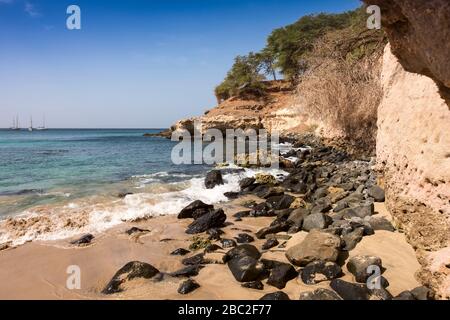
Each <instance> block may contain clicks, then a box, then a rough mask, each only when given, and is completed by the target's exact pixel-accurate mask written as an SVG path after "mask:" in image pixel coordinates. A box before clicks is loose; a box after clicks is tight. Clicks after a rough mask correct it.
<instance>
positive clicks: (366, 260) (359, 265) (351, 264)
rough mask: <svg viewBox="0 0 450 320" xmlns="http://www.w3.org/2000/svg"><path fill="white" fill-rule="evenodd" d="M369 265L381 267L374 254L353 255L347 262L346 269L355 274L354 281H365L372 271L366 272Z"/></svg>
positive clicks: (379, 260) (378, 259)
mask: <svg viewBox="0 0 450 320" xmlns="http://www.w3.org/2000/svg"><path fill="white" fill-rule="evenodd" d="M369 266H378V267H379V268H380V269H381V268H382V262H381V259H380V258H379V257H375V256H354V257H352V258H351V259H350V260H349V261H348V263H347V269H348V271H350V273H351V274H353V275H354V276H355V281H356V282H359V283H366V282H367V279H368V278H369V277H370V276H371V275H372V273H368V272H367V268H368V267H369Z"/></svg>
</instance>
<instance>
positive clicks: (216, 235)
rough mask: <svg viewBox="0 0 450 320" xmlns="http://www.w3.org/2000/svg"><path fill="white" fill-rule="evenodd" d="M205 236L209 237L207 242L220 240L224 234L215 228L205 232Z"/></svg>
mask: <svg viewBox="0 0 450 320" xmlns="http://www.w3.org/2000/svg"><path fill="white" fill-rule="evenodd" d="M206 234H207V235H208V236H209V237H208V239H209V240H220V236H221V235H222V234H224V232H223V231H222V230H220V229H217V228H211V229H208V230H206Z"/></svg>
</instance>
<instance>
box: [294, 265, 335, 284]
mask: <svg viewBox="0 0 450 320" xmlns="http://www.w3.org/2000/svg"><path fill="white" fill-rule="evenodd" d="M341 273H342V270H341V267H340V266H339V265H337V264H336V263H334V262H327V261H313V262H311V263H309V264H308V265H306V267H305V268H303V270H302V273H301V278H302V280H303V282H304V283H305V284H316V283H319V282H322V281H325V280H332V279H336V278H338V277H339V276H340V275H341Z"/></svg>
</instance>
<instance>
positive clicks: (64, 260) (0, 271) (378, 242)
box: [0, 196, 420, 300]
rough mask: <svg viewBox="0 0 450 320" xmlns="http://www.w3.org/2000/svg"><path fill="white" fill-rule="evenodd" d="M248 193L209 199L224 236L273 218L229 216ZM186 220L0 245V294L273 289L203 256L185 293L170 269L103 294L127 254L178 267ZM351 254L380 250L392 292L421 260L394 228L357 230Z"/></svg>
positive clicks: (219, 295)
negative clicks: (87, 241) (219, 214)
mask: <svg viewBox="0 0 450 320" xmlns="http://www.w3.org/2000/svg"><path fill="white" fill-rule="evenodd" d="M249 199H253V200H255V199H256V198H253V197H250V196H249V197H245V198H239V199H237V200H234V201H231V202H229V203H225V204H221V205H216V207H222V208H223V209H224V210H225V212H226V214H227V216H228V220H227V221H228V222H231V223H232V224H233V225H230V226H227V227H226V228H224V229H223V230H224V231H225V232H226V234H225V235H223V238H233V237H234V236H236V235H237V234H239V233H242V232H245V230H249V231H251V232H252V234H253V233H255V232H256V231H258V230H259V229H260V228H262V227H265V226H267V225H268V224H270V223H271V222H272V221H273V219H274V218H244V219H243V221H241V222H235V221H234V219H233V217H232V215H233V214H234V213H236V212H238V211H242V210H245V208H244V207H242V206H241V205H240V204H242V202H243V201H245V200H249ZM259 201H261V200H259ZM376 211H377V212H378V214H382V215H385V216H387V215H388V213H387V211H386V208H385V207H384V205H383V204H376ZM190 222H191V220H190V219H187V220H178V219H177V218H176V216H165V217H158V218H154V219H150V220H146V221H142V222H139V223H124V224H123V225H120V226H118V227H116V228H114V229H111V230H109V231H108V232H106V233H104V234H101V235H95V236H96V238H95V239H94V240H93V242H92V244H91V245H89V246H87V247H81V248H79V247H74V246H72V245H70V244H69V240H61V241H54V242H33V243H27V244H25V245H23V246H19V247H17V248H12V249H7V250H4V251H0V283H1V286H0V299H152V300H153V299H156V300H158V299H193V300H194V299H208V300H210V299H227V300H228V299H229V300H245V299H250V300H255V299H259V298H260V297H261V296H263V295H264V294H266V293H271V292H275V291H278V289H276V288H275V287H272V286H269V285H266V284H265V281H263V283H264V284H265V286H264V290H262V291H259V290H253V289H247V288H243V287H241V285H240V283H238V282H237V281H236V280H235V279H234V277H233V276H232V274H231V272H230V271H229V269H228V267H227V266H226V265H223V264H209V265H206V267H205V268H204V269H202V270H201V271H200V273H199V275H198V276H196V277H194V279H195V280H196V281H197V282H198V283H199V284H200V285H201V287H200V288H199V289H197V290H195V291H194V292H193V293H191V294H188V295H180V294H178V293H177V289H178V286H179V285H180V283H181V282H183V281H184V280H185V279H178V278H171V277H166V278H165V279H164V280H163V281H159V282H158V281H156V280H154V279H150V280H147V279H137V280H132V281H130V282H128V283H126V284H125V285H124V286H123V288H124V289H125V290H124V291H123V292H121V293H118V294H114V295H108V296H106V295H102V294H101V293H100V291H101V290H102V289H103V288H104V287H105V285H106V284H107V283H108V281H109V280H110V279H111V278H112V276H113V275H114V273H115V272H116V271H117V270H118V269H120V268H121V267H122V266H123V265H125V264H126V263H128V262H130V261H142V262H147V263H150V264H151V265H153V266H155V267H156V268H158V269H159V270H160V271H161V272H167V273H168V272H173V271H176V270H178V269H180V268H181V267H183V265H182V264H181V260H182V259H183V258H184V257H180V256H171V255H170V252H172V251H173V250H175V249H177V248H188V247H189V245H190V244H191V241H190V240H191V238H192V236H190V235H187V234H185V233H184V231H185V229H186V227H187V226H188V224H189V223H190ZM132 226H137V227H139V228H142V229H148V230H150V232H149V233H147V234H143V235H142V236H128V235H127V234H125V231H126V230H128V229H129V228H130V227H132ZM305 235H306V233H305V232H300V233H297V234H295V235H293V237H292V238H291V239H290V240H289V241H288V242H287V248H289V247H290V246H292V245H294V244H296V243H298V241H299V240H301V239H302V238H303V237H304V236H305ZM253 236H254V235H253ZM278 237H279V238H281V239H280V240H279V241H280V243H283V241H284V240H283V239H287V235H286V234H285V233H280V234H278ZM255 238H256V237H255ZM263 243H264V240H257V239H256V241H255V242H254V243H252V244H254V245H255V246H256V247H257V248H259V249H260V248H261V245H262V244H263ZM227 250H228V249H225V250H219V251H217V252H216V253H213V254H208V255H206V258H210V259H212V260H217V261H218V262H220V261H221V258H222V254H223V253H224V252H226V251H227ZM285 250H286V249H279V248H274V249H271V250H269V251H267V252H265V253H263V258H269V259H274V260H278V261H285V262H287V259H286V258H285V255H284V252H285ZM200 252H201V251H198V252H196V253H200ZM196 253H191V254H190V255H193V254H196ZM357 254H365V255H367V254H369V255H377V256H379V257H381V258H382V261H383V266H384V267H385V268H386V271H385V273H384V274H383V275H384V277H386V278H387V279H388V281H389V283H390V286H389V287H388V288H387V289H388V290H389V291H390V292H391V293H392V294H393V295H397V294H398V293H400V292H402V291H404V290H410V289H413V288H415V287H417V286H419V285H420V284H419V283H418V282H417V280H416V279H415V277H414V274H415V272H416V271H417V270H418V269H419V267H420V266H419V263H418V261H417V259H416V256H415V253H414V250H413V249H412V247H411V246H410V245H409V244H408V243H407V242H406V239H405V236H404V235H403V234H401V233H399V232H387V231H377V232H376V234H375V235H373V236H368V237H364V238H363V240H362V241H361V242H360V243H359V244H358V246H357V247H356V248H355V249H354V250H353V251H351V252H350V257H351V256H354V255H357ZM188 256H189V255H188ZM188 256H186V257H188ZM71 265H77V266H79V267H80V269H81V289H80V290H69V289H67V287H66V281H67V279H68V277H69V274H67V268H68V266H71ZM343 272H344V273H345V275H344V277H342V279H344V280H348V281H351V280H352V275H351V274H350V273H349V272H347V270H346V269H345V267H343ZM327 286H328V285H327V284H325V283H322V284H318V285H305V284H303V282H302V281H301V279H295V280H292V281H290V282H288V284H287V286H286V288H285V289H283V291H284V292H286V293H287V294H288V295H289V296H290V298H291V299H298V297H299V294H300V293H301V292H305V291H312V290H315V289H317V288H318V287H327Z"/></svg>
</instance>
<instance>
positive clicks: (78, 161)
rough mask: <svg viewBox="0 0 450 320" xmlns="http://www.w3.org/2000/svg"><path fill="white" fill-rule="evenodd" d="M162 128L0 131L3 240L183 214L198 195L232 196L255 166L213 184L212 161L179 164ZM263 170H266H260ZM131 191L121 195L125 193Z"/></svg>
mask: <svg viewBox="0 0 450 320" xmlns="http://www.w3.org/2000/svg"><path fill="white" fill-rule="evenodd" d="M159 131H161V130H157V129H152V130H149V129H139V130H138V129H96V130H94V129H92V130H78V129H53V130H48V131H33V132H28V131H25V130H23V131H12V130H0V163H1V165H0V244H1V243H4V242H8V241H13V242H17V243H23V242H24V241H28V240H36V239H37V240H47V239H58V238H64V237H68V236H72V235H74V234H79V233H82V232H101V231H103V230H105V229H107V228H109V227H112V226H115V225H117V224H119V223H121V222H123V221H133V220H137V219H141V218H148V217H154V216H159V215H165V214H176V213H178V212H179V210H181V209H182V208H183V207H184V206H186V205H187V204H189V203H190V202H192V201H194V200H202V201H204V202H206V203H210V204H214V203H218V202H221V201H226V200H227V198H226V197H225V196H224V195H223V194H224V192H228V191H238V190H239V184H238V183H239V180H240V179H241V178H242V177H243V176H252V175H254V174H255V172H254V170H245V171H244V172H239V173H230V174H226V175H225V176H224V179H225V184H224V185H223V186H219V187H216V188H215V189H214V190H206V189H205V186H204V175H205V173H206V172H207V171H208V170H210V169H211V166H207V165H174V164H173V163H172V161H171V151H172V148H173V147H174V146H175V145H176V142H172V141H170V140H168V139H165V138H160V137H144V136H143V135H144V134H145V133H157V132H159ZM261 170H264V169H261ZM121 194H122V195H126V196H119V195H121Z"/></svg>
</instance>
